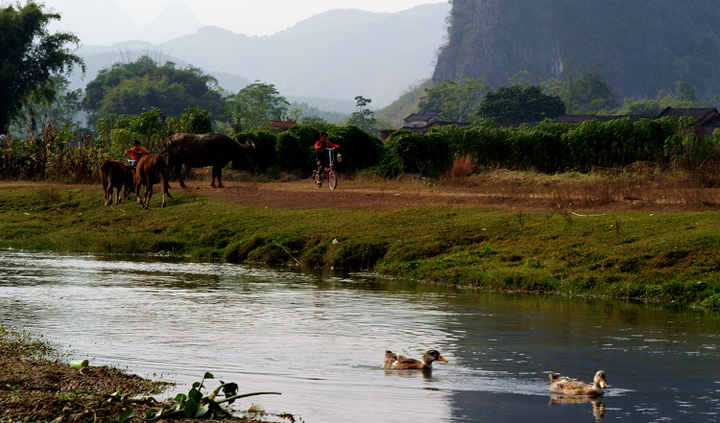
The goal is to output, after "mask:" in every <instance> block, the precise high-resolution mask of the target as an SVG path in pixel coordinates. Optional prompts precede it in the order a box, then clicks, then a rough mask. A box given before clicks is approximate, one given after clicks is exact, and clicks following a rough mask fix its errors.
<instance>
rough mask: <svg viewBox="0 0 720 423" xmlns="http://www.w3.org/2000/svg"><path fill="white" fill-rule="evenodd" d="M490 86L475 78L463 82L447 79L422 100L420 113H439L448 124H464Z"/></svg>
mask: <svg viewBox="0 0 720 423" xmlns="http://www.w3.org/2000/svg"><path fill="white" fill-rule="evenodd" d="M489 89H490V86H488V85H487V84H483V83H482V82H479V81H478V80H476V79H473V78H465V79H463V80H462V81H461V82H457V81H453V80H450V79H446V80H445V81H442V82H441V83H439V84H437V85H435V86H434V87H432V88H426V89H425V92H426V93H427V96H425V97H424V98H422V99H421V100H420V104H419V106H418V108H419V111H420V113H437V114H438V115H439V116H440V117H441V118H442V119H443V120H445V121H448V122H463V121H465V120H466V119H467V118H468V115H470V114H471V113H472V112H474V111H475V110H476V109H477V107H478V105H479V104H480V102H481V101H482V98H483V95H484V94H485V93H486V92H487V91H488V90H489Z"/></svg>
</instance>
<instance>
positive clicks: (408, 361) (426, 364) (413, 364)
mask: <svg viewBox="0 0 720 423" xmlns="http://www.w3.org/2000/svg"><path fill="white" fill-rule="evenodd" d="M434 361H442V362H443V363H447V362H448V361H447V360H445V359H444V358H443V357H442V356H441V355H440V353H439V352H437V350H430V351H428V352H426V353H425V355H424V356H423V360H422V361H420V360H415V359H414V358H407V357H403V356H401V355H396V354H394V353H393V352H392V351H385V359H384V360H383V367H384V368H386V369H432V363H433V362H434Z"/></svg>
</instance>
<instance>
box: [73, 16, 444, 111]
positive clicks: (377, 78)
mask: <svg viewBox="0 0 720 423" xmlns="http://www.w3.org/2000/svg"><path fill="white" fill-rule="evenodd" d="M450 8H451V5H449V4H448V3H439V4H427V5H421V6H416V7H414V8H412V9H409V10H406V11H403V12H397V13H372V12H364V11H360V10H332V11H329V12H325V13H322V14H319V15H316V16H313V17H311V18H309V19H306V20H304V21H302V22H299V23H298V24H297V25H295V26H293V27H291V28H288V29H287V30H286V31H282V32H279V33H277V34H275V35H272V36H267V37H249V36H247V35H243V34H237V33H234V32H232V31H228V30H225V29H222V28H218V27H215V26H205V27H202V28H199V29H198V30H197V31H196V32H195V33H194V34H189V35H183V36H181V37H178V38H175V39H172V40H165V41H163V42H162V43H161V44H160V45H159V46H152V45H149V44H148V43H145V44H142V43H133V42H131V43H123V44H118V45H115V46H112V47H97V46H88V47H84V48H82V49H81V50H80V51H79V52H78V53H79V55H80V56H81V57H83V59H85V61H86V65H87V67H88V72H87V75H86V77H85V81H89V80H92V79H94V78H95V76H96V74H97V72H98V71H99V70H100V69H102V68H104V67H109V66H110V65H112V63H115V62H127V61H132V60H135V59H137V58H138V57H140V56H141V55H143V54H148V55H150V56H151V57H153V58H156V59H157V60H159V61H161V62H164V61H168V60H171V61H173V62H176V63H177V64H178V65H180V66H185V65H186V64H191V65H193V66H195V67H198V68H200V69H202V70H203V71H205V72H206V73H209V74H211V75H214V76H216V78H218V80H219V81H220V79H221V77H220V75H222V81H220V86H221V87H222V88H224V89H226V90H229V91H232V92H236V91H237V90H239V89H240V88H242V87H243V86H244V85H247V83H248V82H247V81H255V80H260V81H262V82H265V83H269V84H274V85H275V87H276V88H277V90H278V91H279V92H280V94H281V95H283V96H286V97H290V96H294V97H303V98H305V97H320V98H326V99H342V100H353V99H354V98H355V97H356V96H358V95H362V96H363V97H365V98H370V99H372V103H371V107H372V108H381V107H383V106H385V105H387V104H389V103H390V102H392V101H393V100H395V99H396V98H397V97H398V96H399V95H400V94H401V93H402V92H403V91H404V90H405V89H406V88H407V87H408V86H410V85H412V84H414V83H416V82H417V81H420V80H423V79H426V78H428V77H430V75H432V73H433V69H434V67H435V59H436V54H437V51H438V48H439V47H440V46H441V44H442V43H443V39H444V36H445V33H446V29H445V17H446V16H447V14H448V13H449V12H450ZM180 58H181V59H180ZM233 76H234V77H233ZM73 82H74V84H75V87H77V86H83V84H82V82H80V81H78V80H77V78H76V80H75V81H73ZM85 83H86V82H85ZM316 107H317V106H316Z"/></svg>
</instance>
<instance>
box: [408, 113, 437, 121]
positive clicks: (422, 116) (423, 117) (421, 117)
mask: <svg viewBox="0 0 720 423" xmlns="http://www.w3.org/2000/svg"><path fill="white" fill-rule="evenodd" d="M432 118H437V120H442V119H440V116H439V115H438V114H437V113H413V114H411V115H410V116H408V117H406V118H405V119H403V120H404V121H405V122H413V121H422V122H429V121H430V119H432Z"/></svg>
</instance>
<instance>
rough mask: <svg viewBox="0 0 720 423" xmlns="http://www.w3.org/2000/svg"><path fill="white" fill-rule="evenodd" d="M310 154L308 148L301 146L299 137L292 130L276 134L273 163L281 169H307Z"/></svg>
mask: <svg viewBox="0 0 720 423" xmlns="http://www.w3.org/2000/svg"><path fill="white" fill-rule="evenodd" d="M310 155H311V153H310V150H309V149H308V148H307V147H305V146H303V145H302V144H301V143H300V139H299V138H298V137H297V136H296V135H295V134H293V133H292V132H289V131H286V132H283V133H281V134H279V135H278V136H277V141H276V144H275V164H276V165H277V166H278V168H280V169H281V170H285V171H294V170H298V169H308V162H309V157H310Z"/></svg>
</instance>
